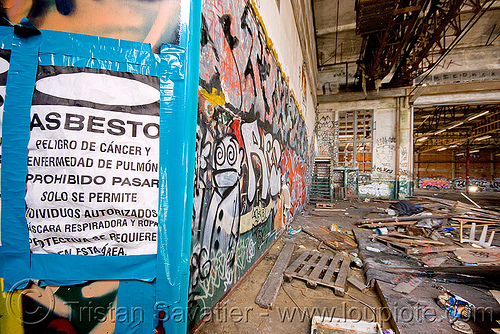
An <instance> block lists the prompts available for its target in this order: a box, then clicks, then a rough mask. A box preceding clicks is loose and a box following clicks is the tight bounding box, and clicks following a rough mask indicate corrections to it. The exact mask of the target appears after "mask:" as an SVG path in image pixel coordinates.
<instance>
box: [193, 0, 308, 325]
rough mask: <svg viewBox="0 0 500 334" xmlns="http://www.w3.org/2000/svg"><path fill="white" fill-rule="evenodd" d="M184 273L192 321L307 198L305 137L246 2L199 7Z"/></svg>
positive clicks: (219, 2) (293, 101)
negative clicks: (188, 255)
mask: <svg viewBox="0 0 500 334" xmlns="http://www.w3.org/2000/svg"><path fill="white" fill-rule="evenodd" d="M199 84H200V86H199V114H198V128H197V137H196V140H197V153H196V177H195V194H194V210H193V230H192V231H193V232H192V257H191V272H190V280H191V281H190V291H189V298H190V323H191V325H194V324H195V323H196V322H197V321H198V320H200V319H201V317H202V316H203V315H204V314H205V313H206V312H207V311H208V310H209V309H210V308H211V307H212V306H214V304H215V303H216V302H217V301H218V300H219V299H220V298H221V297H222V296H223V295H224V294H225V293H226V292H227V291H228V290H229V289H230V288H231V287H232V286H233V285H234V284H235V283H236V282H237V281H238V280H239V279H240V278H241V277H242V275H243V274H244V273H245V272H246V271H247V270H248V269H249V268H250V266H251V265H252V264H253V263H254V262H255V261H256V260H257V259H258V258H259V256H260V255H261V254H262V253H263V252H264V251H265V250H266V249H267V248H268V246H269V245H270V244H271V242H272V241H274V240H275V237H276V235H277V234H278V233H279V231H280V230H282V229H283V227H284V226H285V224H286V223H287V222H289V221H290V219H291V218H292V217H293V215H295V214H296V213H297V212H298V211H299V210H300V209H301V208H302V207H303V206H304V204H305V202H306V199H307V192H306V191H307V190H306V189H307V187H306V183H307V180H308V148H309V145H308V139H307V135H306V127H305V122H304V119H303V117H302V115H301V112H300V110H299V108H298V105H297V101H296V99H295V97H294V94H293V92H292V91H291V90H290V88H289V85H288V82H287V79H286V77H285V75H284V73H283V72H282V70H281V67H280V64H279V63H278V61H277V58H276V54H275V52H274V50H273V49H272V48H271V47H270V44H269V42H268V36H267V35H266V32H265V29H264V26H263V25H262V23H261V21H260V20H259V16H258V14H257V13H256V10H255V9H254V7H253V6H252V5H251V3H250V2H244V1H233V2H229V1H225V0H215V1H206V2H205V3H204V4H203V7H202V36H201V60H200V81H199Z"/></svg>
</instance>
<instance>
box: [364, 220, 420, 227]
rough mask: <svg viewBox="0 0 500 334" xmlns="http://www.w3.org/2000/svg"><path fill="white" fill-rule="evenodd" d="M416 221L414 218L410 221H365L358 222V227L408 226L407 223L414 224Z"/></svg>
mask: <svg viewBox="0 0 500 334" xmlns="http://www.w3.org/2000/svg"><path fill="white" fill-rule="evenodd" d="M416 223H418V221H416V220H411V221H404V222H386V223H366V224H358V227H361V228H371V229H375V228H379V227H384V226H403V225H406V226H409V225H414V224H416Z"/></svg>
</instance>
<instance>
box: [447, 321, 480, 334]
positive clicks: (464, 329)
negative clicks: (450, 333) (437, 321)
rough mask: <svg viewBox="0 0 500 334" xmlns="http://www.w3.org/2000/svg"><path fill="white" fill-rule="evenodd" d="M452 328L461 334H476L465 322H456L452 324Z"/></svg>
mask: <svg viewBox="0 0 500 334" xmlns="http://www.w3.org/2000/svg"><path fill="white" fill-rule="evenodd" d="M451 328H453V329H454V330H456V331H459V332H461V333H466V334H473V333H474V332H473V331H472V329H471V328H470V325H469V324H468V323H466V322H464V321H461V320H456V321H454V322H453V323H452V324H451Z"/></svg>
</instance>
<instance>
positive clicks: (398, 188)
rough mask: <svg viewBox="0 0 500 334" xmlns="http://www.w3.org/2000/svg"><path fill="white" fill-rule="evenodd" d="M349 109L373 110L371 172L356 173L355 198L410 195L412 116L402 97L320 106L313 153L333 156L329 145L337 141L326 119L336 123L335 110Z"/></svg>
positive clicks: (411, 176)
mask: <svg viewBox="0 0 500 334" xmlns="http://www.w3.org/2000/svg"><path fill="white" fill-rule="evenodd" d="M349 110H373V145H372V171H371V173H359V175H358V177H357V180H356V182H357V188H358V191H357V194H358V196H361V197H377V198H394V197H398V198H403V197H405V196H407V195H410V194H411V190H410V189H411V182H412V178H413V167H412V157H411V154H410V152H412V145H411V143H412V136H411V128H412V123H411V122H412V115H411V109H410V108H408V107H407V106H406V104H405V100H404V99H402V98H386V99H378V100H360V101H351V102H336V103H322V104H320V106H319V110H318V111H319V112H318V121H317V125H318V127H317V129H316V131H317V133H318V148H319V151H318V152H316V153H317V154H320V155H325V154H326V153H327V152H328V150H330V154H331V155H332V156H335V154H336V151H335V149H334V148H332V147H331V146H332V145H331V144H330V143H332V142H333V143H335V141H337V140H338V138H336V137H335V136H336V133H335V131H334V130H333V131H332V130H330V129H329V127H328V124H329V123H328V118H331V119H333V120H335V119H336V118H335V114H336V113H337V112H338V111H349ZM334 127H335V125H333V128H334ZM330 128H332V127H330ZM337 135H338V133H337ZM334 161H335V159H334ZM350 187H352V186H350Z"/></svg>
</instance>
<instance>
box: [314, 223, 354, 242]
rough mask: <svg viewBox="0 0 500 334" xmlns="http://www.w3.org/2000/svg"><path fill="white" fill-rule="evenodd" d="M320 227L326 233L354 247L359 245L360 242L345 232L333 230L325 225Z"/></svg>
mask: <svg viewBox="0 0 500 334" xmlns="http://www.w3.org/2000/svg"><path fill="white" fill-rule="evenodd" d="M319 229H320V230H322V231H324V232H325V233H327V235H329V236H332V237H333V238H335V239H337V240H340V241H343V242H345V243H347V244H349V245H351V246H352V247H358V244H357V243H356V241H354V240H352V239H351V238H350V237H349V236H347V235H345V234H344V233H341V232H338V231H331V230H329V229H327V228H326V227H324V226H320V227H319Z"/></svg>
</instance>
